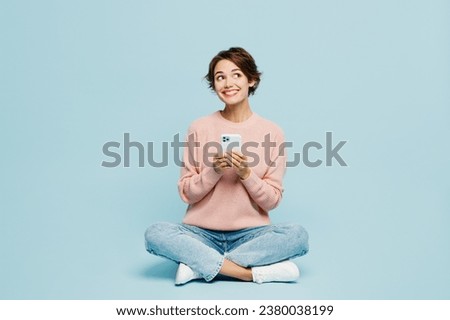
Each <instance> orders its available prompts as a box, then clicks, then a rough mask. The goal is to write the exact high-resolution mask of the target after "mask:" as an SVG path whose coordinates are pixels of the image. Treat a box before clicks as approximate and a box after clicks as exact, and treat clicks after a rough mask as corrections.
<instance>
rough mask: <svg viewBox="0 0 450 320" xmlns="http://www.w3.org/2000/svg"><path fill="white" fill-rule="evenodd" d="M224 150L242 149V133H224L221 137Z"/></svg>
mask: <svg viewBox="0 0 450 320" xmlns="http://www.w3.org/2000/svg"><path fill="white" fill-rule="evenodd" d="M220 142H221V144H222V152H223V153H225V152H231V151H232V150H236V151H241V135H240V134H236V133H224V134H222V136H221V137H220Z"/></svg>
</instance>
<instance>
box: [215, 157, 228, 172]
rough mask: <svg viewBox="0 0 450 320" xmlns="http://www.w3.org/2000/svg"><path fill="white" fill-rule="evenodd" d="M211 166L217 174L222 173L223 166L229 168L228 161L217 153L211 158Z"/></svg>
mask: <svg viewBox="0 0 450 320" xmlns="http://www.w3.org/2000/svg"><path fill="white" fill-rule="evenodd" d="M213 167H214V171H216V172H217V173H218V174H222V173H223V171H224V170H225V168H229V167H230V166H229V165H228V161H227V159H226V158H225V156H219V154H216V155H215V156H214V159H213Z"/></svg>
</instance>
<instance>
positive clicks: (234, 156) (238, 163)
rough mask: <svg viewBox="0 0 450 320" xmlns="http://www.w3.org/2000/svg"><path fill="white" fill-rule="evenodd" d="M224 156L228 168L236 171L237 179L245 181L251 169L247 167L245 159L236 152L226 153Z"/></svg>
mask: <svg viewBox="0 0 450 320" xmlns="http://www.w3.org/2000/svg"><path fill="white" fill-rule="evenodd" d="M225 156H226V159H227V162H228V164H229V166H230V167H232V168H233V169H234V170H235V171H236V174H237V175H238V176H239V178H241V179H242V180H245V179H247V178H248V176H249V175H250V173H251V169H250V168H249V167H248V163H247V157H246V156H244V155H243V154H242V153H240V152H236V151H232V152H227V153H226V154H225Z"/></svg>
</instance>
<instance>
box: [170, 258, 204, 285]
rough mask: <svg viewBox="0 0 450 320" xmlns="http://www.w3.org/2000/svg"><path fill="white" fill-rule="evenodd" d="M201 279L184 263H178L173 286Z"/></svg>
mask: <svg viewBox="0 0 450 320" xmlns="http://www.w3.org/2000/svg"><path fill="white" fill-rule="evenodd" d="M201 278H202V276H201V275H200V274H199V273H197V272H195V271H194V270H192V269H191V268H190V267H188V266H187V265H185V264H184V263H181V262H180V264H179V265H178V270H177V274H176V276H175V284H176V285H181V284H185V283H186V282H189V281H191V280H195V279H201Z"/></svg>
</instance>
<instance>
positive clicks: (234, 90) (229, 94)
mask: <svg viewBox="0 0 450 320" xmlns="http://www.w3.org/2000/svg"><path fill="white" fill-rule="evenodd" d="M238 91H239V90H238V89H233V90H226V91H223V94H224V95H225V96H228V97H231V96H234V95H235V94H236V93H238Z"/></svg>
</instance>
